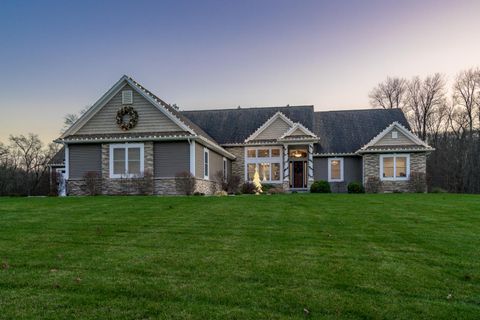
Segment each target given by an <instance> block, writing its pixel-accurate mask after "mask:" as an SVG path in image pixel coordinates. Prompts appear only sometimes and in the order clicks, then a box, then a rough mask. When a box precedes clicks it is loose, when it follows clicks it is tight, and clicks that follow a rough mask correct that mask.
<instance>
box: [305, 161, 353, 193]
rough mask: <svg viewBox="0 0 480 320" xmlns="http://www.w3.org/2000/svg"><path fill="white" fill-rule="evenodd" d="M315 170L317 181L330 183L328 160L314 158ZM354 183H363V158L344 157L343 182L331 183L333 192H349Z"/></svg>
mask: <svg viewBox="0 0 480 320" xmlns="http://www.w3.org/2000/svg"><path fill="white" fill-rule="evenodd" d="M340 158H341V157H340ZM313 168H314V169H313V175H314V177H315V180H325V181H328V158H324V157H316V158H314V159H313ZM353 181H358V182H360V183H361V182H362V158H361V157H343V181H342V182H330V186H331V189H332V192H347V186H348V184H349V183H350V182H353Z"/></svg>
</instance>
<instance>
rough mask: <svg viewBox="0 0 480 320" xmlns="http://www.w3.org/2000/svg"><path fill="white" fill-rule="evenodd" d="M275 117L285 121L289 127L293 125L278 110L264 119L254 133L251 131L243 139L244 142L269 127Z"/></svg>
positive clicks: (252, 138)
mask: <svg viewBox="0 0 480 320" xmlns="http://www.w3.org/2000/svg"><path fill="white" fill-rule="evenodd" d="M277 119H281V120H283V121H285V122H286V123H287V124H288V125H289V126H290V127H293V125H294V124H295V123H294V122H293V121H292V120H290V119H289V118H288V117H287V116H286V115H284V114H283V113H281V112H280V111H277V113H275V114H274V115H273V116H272V117H271V118H270V119H268V120H267V121H265V123H264V124H262V125H261V126H260V128H258V129H257V130H255V132H254V133H252V134H251V135H250V136H249V137H248V138H247V139H245V142H249V141H251V140H254V139H255V138H257V137H258V136H259V135H260V134H261V133H262V132H263V131H265V130H266V129H267V128H268V127H270V125H272V123H274V122H275V121H276V120H277Z"/></svg>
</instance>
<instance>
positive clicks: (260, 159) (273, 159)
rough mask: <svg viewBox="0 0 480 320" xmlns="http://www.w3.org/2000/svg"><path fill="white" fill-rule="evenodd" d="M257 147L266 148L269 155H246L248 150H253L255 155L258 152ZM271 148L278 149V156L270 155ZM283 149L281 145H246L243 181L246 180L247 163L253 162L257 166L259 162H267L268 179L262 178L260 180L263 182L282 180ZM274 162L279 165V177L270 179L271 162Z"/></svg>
mask: <svg viewBox="0 0 480 320" xmlns="http://www.w3.org/2000/svg"><path fill="white" fill-rule="evenodd" d="M259 149H268V152H269V157H257V156H255V157H254V158H251V157H248V150H255V155H257V154H258V150H259ZM272 149H278V150H279V151H280V152H279V155H278V157H272ZM282 157H283V150H282V147H281V146H263V147H262V146H259V147H248V148H245V168H244V173H245V175H244V177H245V181H249V180H248V165H249V164H255V166H256V167H257V168H258V166H259V164H261V163H269V164H270V180H262V181H261V182H264V183H282V181H283V158H282ZM273 163H276V164H278V165H279V167H280V177H279V180H272V176H273V175H272V167H273V166H272V164H273Z"/></svg>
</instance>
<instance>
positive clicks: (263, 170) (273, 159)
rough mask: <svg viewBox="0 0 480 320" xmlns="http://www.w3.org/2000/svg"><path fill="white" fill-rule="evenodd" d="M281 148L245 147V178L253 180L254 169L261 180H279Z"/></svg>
mask: <svg viewBox="0 0 480 320" xmlns="http://www.w3.org/2000/svg"><path fill="white" fill-rule="evenodd" d="M281 151H282V149H281V148H280V147H256V148H247V149H246V151H245V179H246V180H247V181H253V176H254V175H255V171H257V172H258V174H259V177H260V181H262V182H270V183H272V182H273V183H275V182H280V181H281V179H282V172H281V170H282V157H281V155H282V152H281Z"/></svg>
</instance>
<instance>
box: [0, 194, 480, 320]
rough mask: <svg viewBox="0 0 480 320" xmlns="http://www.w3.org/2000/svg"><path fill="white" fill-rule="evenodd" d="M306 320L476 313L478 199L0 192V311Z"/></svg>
mask: <svg viewBox="0 0 480 320" xmlns="http://www.w3.org/2000/svg"><path fill="white" fill-rule="evenodd" d="M304 309H307V310H309V314H308V315H305V312H304ZM305 317H307V318H322V319H323V318H325V319H336V318H347V319H369V318H375V319H377V318H389V319H391V318H403V319H412V318H431V319H441V318H443V319H452V318H457V319H475V318H477V319H478V318H479V317H480V197H479V196H469V195H448V194H430V195H424V194H419V195H406V194H390V195H313V194H296V195H278V196H236V197H90V198H88V197H86V198H63V199H61V198H0V318H4V319H17V318H30V319H41V318H49V319H50V318H54V319H57V318H58V319H71V318H91V319H150V318H168V319H171V318H179V319H184V318H187V319H190V318H191V319H259V318H269V319H283V318H298V319H302V318H305Z"/></svg>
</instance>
